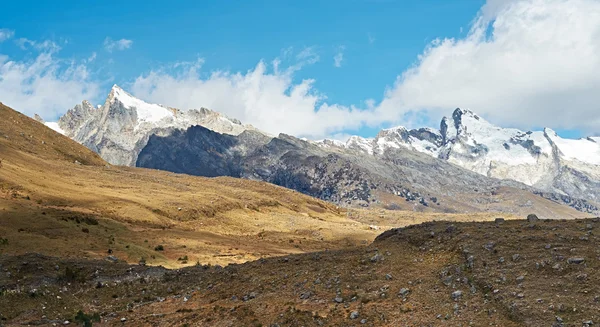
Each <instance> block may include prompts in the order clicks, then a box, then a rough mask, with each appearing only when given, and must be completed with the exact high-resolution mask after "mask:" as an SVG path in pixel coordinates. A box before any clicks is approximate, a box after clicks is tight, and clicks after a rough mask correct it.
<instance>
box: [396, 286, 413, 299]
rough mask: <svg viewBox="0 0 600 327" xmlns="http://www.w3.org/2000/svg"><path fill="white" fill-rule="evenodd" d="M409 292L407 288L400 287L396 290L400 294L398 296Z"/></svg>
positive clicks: (403, 295)
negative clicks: (398, 290)
mask: <svg viewBox="0 0 600 327" xmlns="http://www.w3.org/2000/svg"><path fill="white" fill-rule="evenodd" d="M409 293H410V290H409V289H408V288H404V287H403V288H401V289H400V292H398V294H400V296H402V297H406V296H407V295H408V294H409Z"/></svg>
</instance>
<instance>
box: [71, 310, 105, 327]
mask: <svg viewBox="0 0 600 327" xmlns="http://www.w3.org/2000/svg"><path fill="white" fill-rule="evenodd" d="M73 320H74V321H75V322H78V323H81V324H83V326H84V327H92V323H94V322H100V315H99V314H98V313H94V314H92V315H87V314H85V313H83V311H81V310H79V311H78V312H77V315H75V319H73Z"/></svg>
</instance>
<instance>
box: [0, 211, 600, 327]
mask: <svg viewBox="0 0 600 327" xmlns="http://www.w3.org/2000/svg"><path fill="white" fill-rule="evenodd" d="M598 228H600V220H598V219H584V220H565V221H557V220H551V221H538V222H535V223H529V222H527V221H525V220H512V221H506V222H501V223H495V222H473V223H458V222H442V221H440V222H430V223H423V224H420V225H414V226H409V227H406V228H402V229H396V230H391V231H388V232H385V233H383V234H382V235H381V236H379V237H378V238H377V239H376V240H375V242H374V243H373V244H371V245H368V246H358V247H353V248H349V249H345V250H335V251H321V252H315V253H306V254H295V255H286V256H282V257H274V258H268V259H260V260H257V261H252V262H248V263H244V264H231V265H228V266H225V267H221V266H209V265H196V266H192V267H186V268H182V269H177V270H168V269H164V268H161V267H147V266H141V265H127V264H126V263H124V262H122V261H118V262H110V261H108V260H81V259H60V258H54V257H48V256H42V255H36V254H26V255H21V256H6V255H5V256H2V257H1V259H0V265H1V269H2V274H0V285H2V293H0V294H1V295H0V308H1V309H0V313H1V319H2V323H3V324H5V325H7V326H16V325H22V324H29V325H46V324H58V325H60V324H63V323H65V321H67V320H68V321H70V322H72V323H74V319H75V317H76V315H77V312H78V311H82V313H84V314H85V315H86V316H85V317H92V316H93V315H94V314H95V313H97V314H98V315H99V318H100V320H101V322H100V323H94V325H99V326H104V325H106V326H109V325H121V324H123V323H124V322H125V323H126V324H128V325H134V326H342V325H343V326H582V324H584V326H586V325H585V323H588V322H590V321H592V322H596V323H598V321H600V250H599V248H598V244H599V243H598V241H599V239H598V236H597V229H598ZM85 317H84V316H82V315H81V314H80V316H79V319H82V318H85Z"/></svg>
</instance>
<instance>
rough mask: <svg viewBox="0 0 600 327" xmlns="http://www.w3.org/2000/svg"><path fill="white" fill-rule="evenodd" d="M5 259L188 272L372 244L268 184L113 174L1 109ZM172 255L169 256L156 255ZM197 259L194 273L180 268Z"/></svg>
mask: <svg viewBox="0 0 600 327" xmlns="http://www.w3.org/2000/svg"><path fill="white" fill-rule="evenodd" d="M0 116H1V117H2V119H1V120H0V162H1V164H0V221H1V222H2V223H1V224H0V238H1V239H3V240H4V239H6V240H7V244H0V253H2V254H3V255H8V254H22V253H28V252H37V253H42V254H47V255H57V254H60V255H61V256H64V257H77V258H81V257H88V258H104V257H105V256H106V255H107V251H108V249H110V250H111V252H112V253H113V255H115V256H116V257H118V258H119V259H122V260H126V261H129V262H135V263H137V262H138V261H139V260H140V259H141V258H145V260H146V262H147V263H148V264H153V265H157V264H162V265H166V266H171V267H180V266H182V265H184V264H193V263H195V262H196V261H200V262H202V263H212V264H215V263H218V264H223V263H229V262H244V261H248V260H252V259H256V258H260V257H266V256H273V255H283V254H287V253H301V252H305V251H313V250H321V249H325V248H339V247H341V246H346V245H348V244H358V243H360V242H363V241H370V240H372V239H373V237H375V235H376V234H375V233H376V232H375V231H374V230H371V229H369V227H368V225H367V224H365V223H360V222H357V221H354V220H351V219H350V218H349V217H347V216H346V213H345V212H343V211H340V210H339V209H338V208H336V206H335V205H333V204H331V203H327V202H323V201H320V200H317V199H314V198H311V197H308V196H306V195H303V194H300V193H298V192H294V191H291V190H288V189H285V188H281V187H277V186H274V185H272V184H268V183H264V182H255V181H248V180H243V179H233V178H227V177H220V178H216V179H209V178H201V177H193V176H187V175H178V174H173V173H169V172H165V171H154V170H149V169H141V168H130V167H119V166H110V165H108V164H107V163H106V162H104V161H103V160H102V159H101V158H100V157H99V156H98V155H96V154H95V153H93V152H92V151H90V150H89V149H87V148H85V147H84V146H82V145H80V144H78V143H76V142H74V141H72V140H70V139H69V138H68V137H66V136H63V135H60V134H59V133H56V132H54V131H53V130H51V129H50V128H47V127H45V126H44V125H43V124H41V123H39V122H37V121H35V120H33V119H30V118H28V117H26V116H24V115H22V114H20V113H18V112H16V111H14V110H12V109H10V108H8V107H5V106H3V105H0ZM158 245H162V246H163V247H164V250H163V251H155V247H157V246H158ZM185 256H187V257H188V259H187V261H186V262H185V263H184V262H183V261H182V260H177V259H178V258H182V257H185Z"/></svg>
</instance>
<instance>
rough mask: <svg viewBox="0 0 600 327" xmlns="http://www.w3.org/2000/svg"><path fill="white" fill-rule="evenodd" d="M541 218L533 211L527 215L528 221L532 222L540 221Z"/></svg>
mask: <svg viewBox="0 0 600 327" xmlns="http://www.w3.org/2000/svg"><path fill="white" fill-rule="evenodd" d="M539 220H540V219H539V218H538V216H537V215H535V214H533V213H531V214H529V215H527V221H528V222H530V223H535V222H538V221H539Z"/></svg>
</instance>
